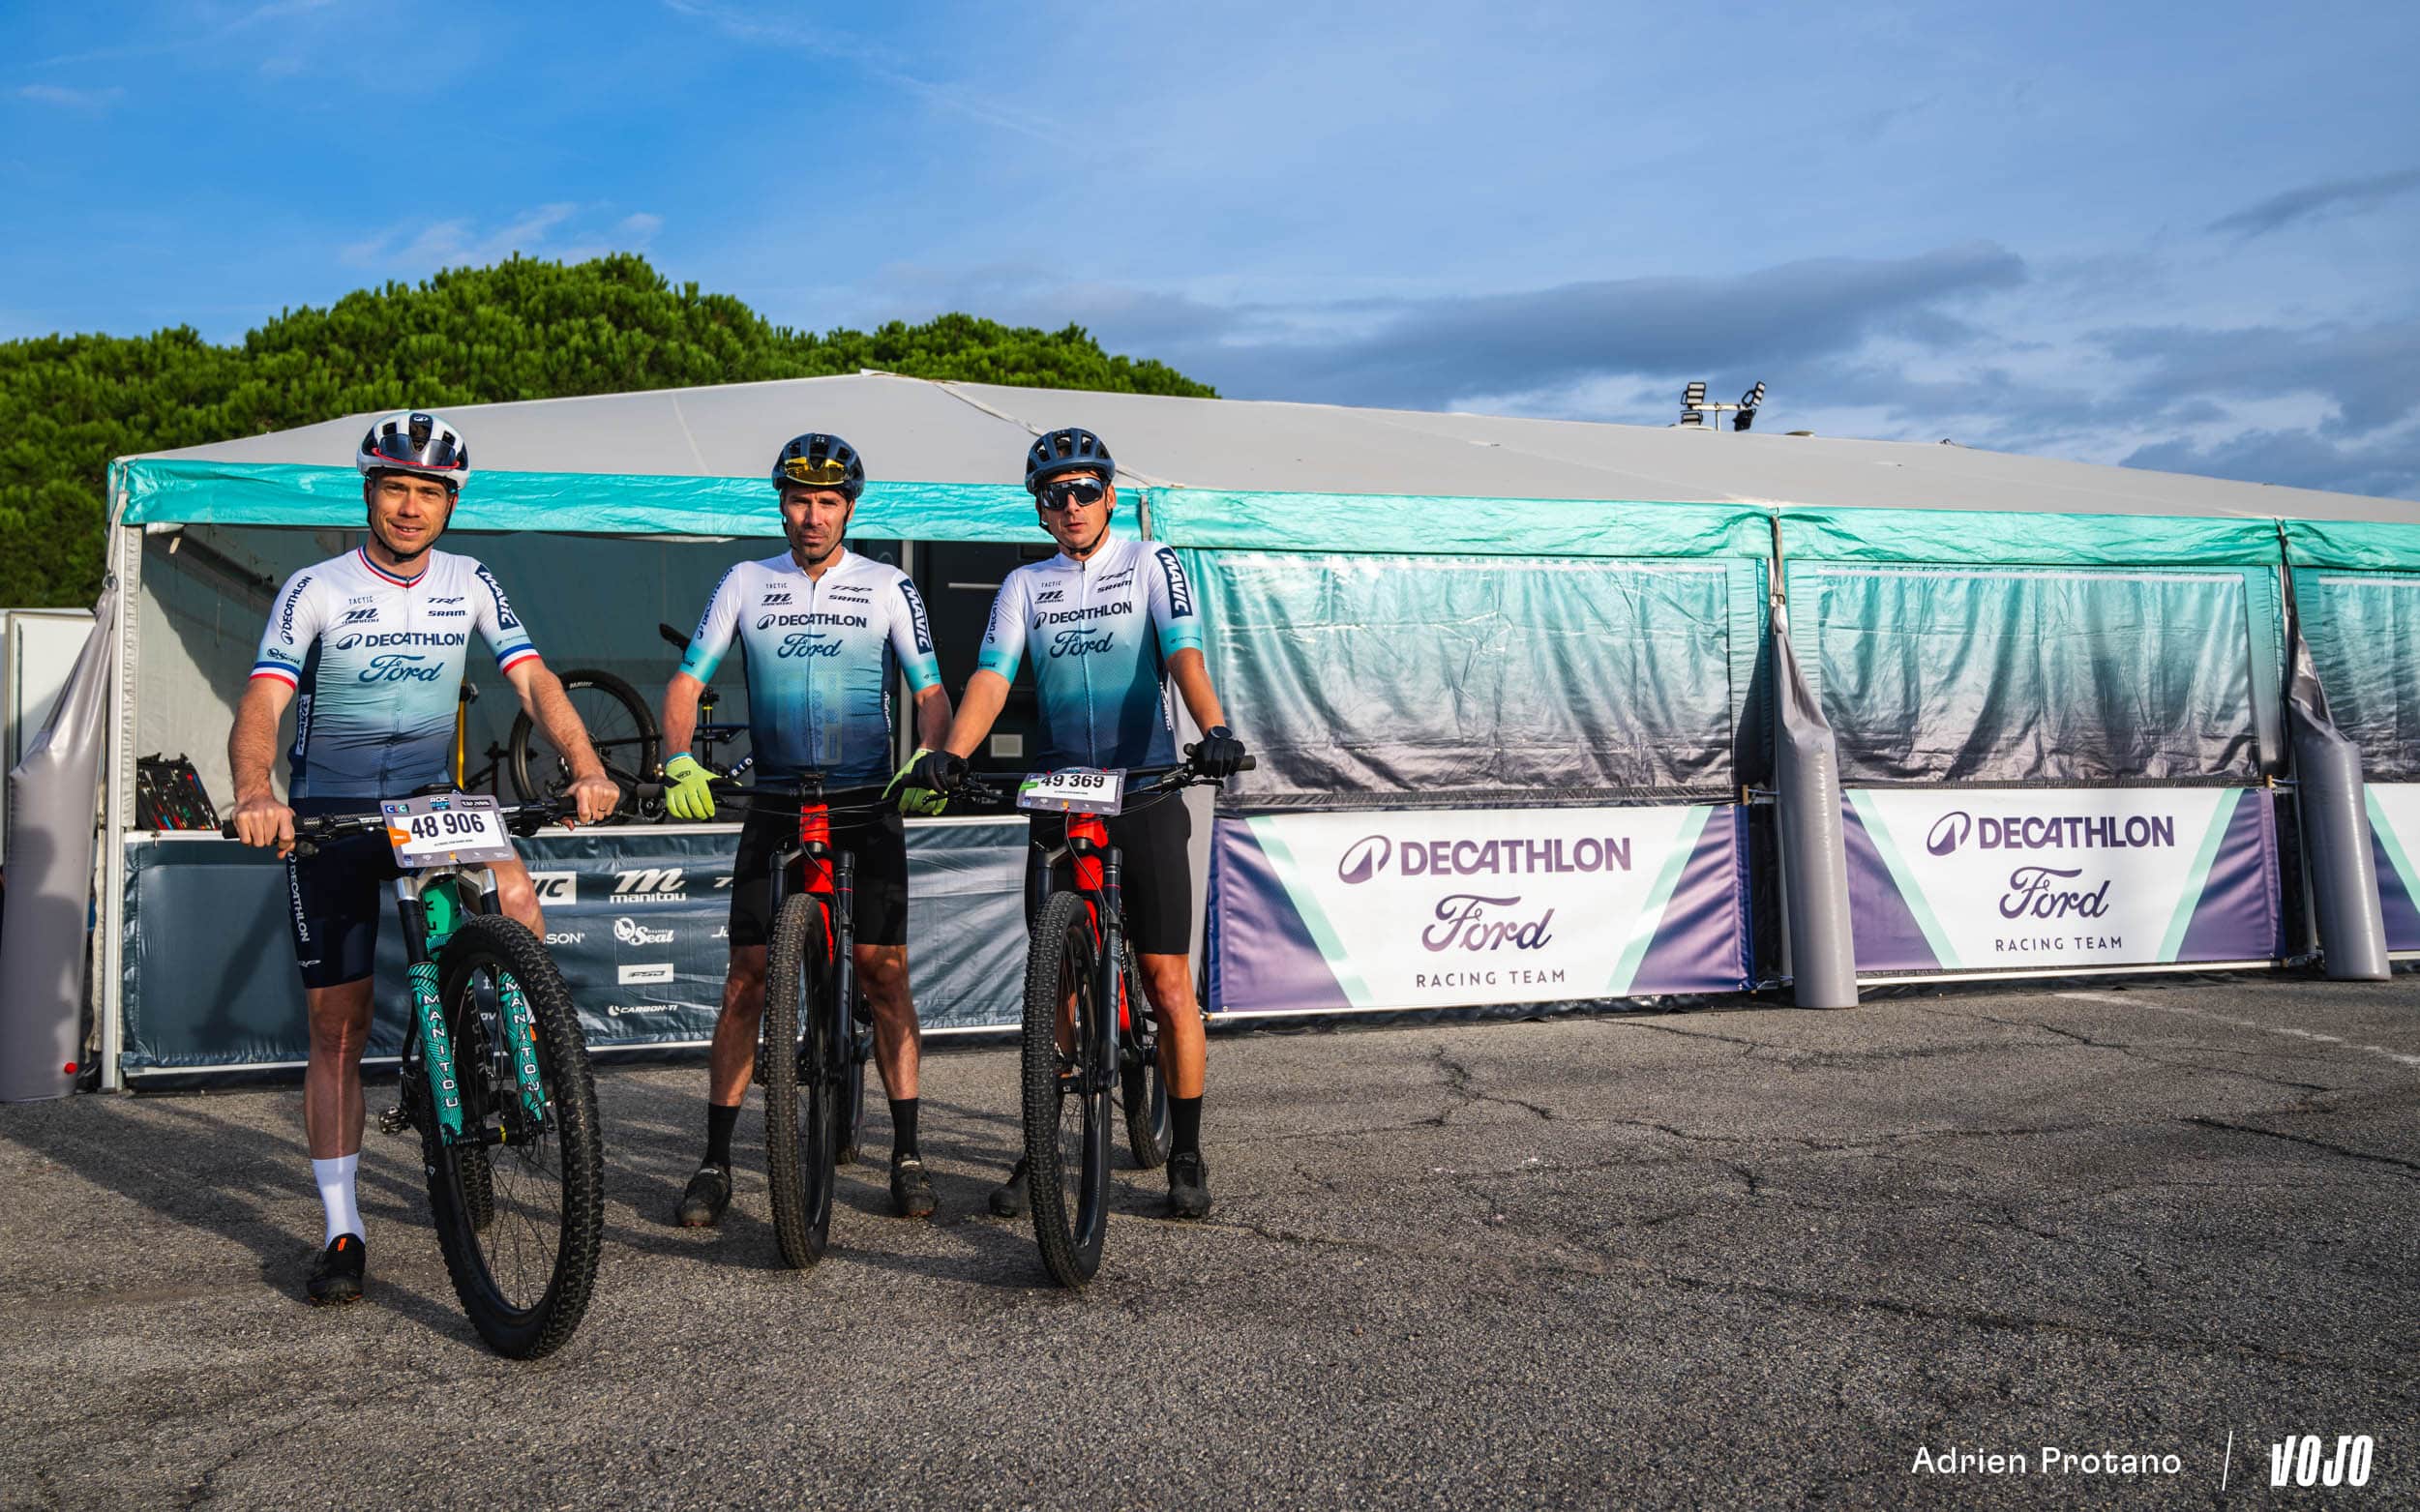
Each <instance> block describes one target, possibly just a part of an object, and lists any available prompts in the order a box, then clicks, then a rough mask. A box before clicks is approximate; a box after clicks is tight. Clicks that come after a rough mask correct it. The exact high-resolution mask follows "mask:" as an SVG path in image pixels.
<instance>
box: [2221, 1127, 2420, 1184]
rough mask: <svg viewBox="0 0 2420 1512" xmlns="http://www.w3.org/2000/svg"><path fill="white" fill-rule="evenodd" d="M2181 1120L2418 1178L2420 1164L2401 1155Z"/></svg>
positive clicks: (2264, 1131)
mask: <svg viewBox="0 0 2420 1512" xmlns="http://www.w3.org/2000/svg"><path fill="white" fill-rule="evenodd" d="M2183 1121H2184V1122H2186V1123H2190V1124H2197V1125H2199V1126H2200V1127H2202V1128H2204V1129H2221V1130H2225V1131H2226V1132H2227V1133H2229V1134H2256V1135H2258V1136H2260V1137H2261V1138H2262V1139H2264V1140H2283V1141H2286V1143H2288V1144H2303V1145H2308V1146H2310V1147H2311V1148H2312V1149H2315V1150H2325V1151H2327V1152H2328V1153H2329V1154H2331V1155H2342V1156H2344V1157H2345V1159H2347V1160H2358V1161H2366V1162H2368V1163H2369V1164H2372V1165H2376V1166H2387V1167H2391V1168H2393V1169H2395V1170H2397V1171H2410V1172H2412V1173H2413V1174H2415V1175H2420V1161H2412V1160H2405V1159H2404V1158H2403V1157H2402V1156H2400V1155H2380V1154H2378V1153H2377V1152H2375V1151H2374V1150H2357V1149H2354V1148H2353V1147H2352V1146H2351V1145H2349V1144H2336V1143H2331V1142H2330V1141H2326V1140H2315V1139H2312V1138H2311V1137H2310V1136H2309V1135H2303V1134H2286V1133H2284V1132H2282V1131H2280V1130H2277V1129H2262V1128H2257V1127H2256V1126H2254V1125H2252V1124H2248V1123H2229V1122H2227V1121H2226V1119H2224V1118H2209V1117H2204V1116H2201V1115H2200V1114H2196V1115H2194V1116H2192V1117H2189V1118H2186V1119H2184V1120H2183Z"/></svg>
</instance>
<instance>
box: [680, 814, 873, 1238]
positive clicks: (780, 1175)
mask: <svg viewBox="0 0 2420 1512" xmlns="http://www.w3.org/2000/svg"><path fill="white" fill-rule="evenodd" d="M648 786H649V787H650V789H651V791H652V792H654V793H656V794H658V795H660V790H661V789H660V786H658V785H652V784H650V785H648ZM715 787H716V789H717V791H716V803H717V804H718V806H719V805H720V804H723V803H727V802H728V803H736V804H738V805H739V806H741V807H742V808H748V807H754V808H757V809H760V810H764V811H767V812H779V811H788V812H791V813H794V814H795V815H797V819H798V828H797V833H796V838H795V840H794V842H792V844H788V845H782V846H780V847H778V848H776V849H775V850H774V852H773V854H772V856H771V857H770V859H769V860H768V862H767V866H768V868H769V872H770V882H771V888H772V892H771V897H772V911H773V925H772V929H771V931H770V933H769V934H767V936H766V939H765V972H764V1020H763V1026H762V1031H761V1032H762V1044H761V1045H760V1047H759V1051H758V1056H759V1058H758V1081H759V1082H762V1085H763V1088H764V1142H765V1168H766V1171H765V1179H766V1185H767V1187H768V1188H769V1189H770V1190H771V1193H772V1207H773V1234H774V1238H775V1240H776V1241H777V1243H778V1244H779V1246H780V1249H781V1253H782V1259H783V1260H785V1261H787V1262H788V1263H790V1264H791V1265H792V1266H794V1267H796V1268H797V1269H800V1270H805V1269H807V1268H808V1267H810V1266H812V1265H814V1264H815V1263H816V1262H817V1261H818V1260H822V1258H823V1251H824V1249H825V1247H826V1245H827V1243H828V1241H829V1239H830V1235H831V1227H832V1194H833V1186H834V1183H835V1179H836V1171H837V1168H839V1167H841V1166H846V1165H849V1164H851V1163H852V1162H854V1161H855V1160H856V1158H857V1153H858V1143H859V1139H860V1136H861V1132H862V1130H863V1126H864V1121H865V1068H866V1062H867V1061H868V1060H869V1059H871V1058H872V1057H873V1053H874V1036H873V1032H872V1029H871V1026H870V1025H871V1016H870V1015H869V1014H868V1013H867V1012H866V1010H865V1007H864V1004H863V1003H862V1001H861V1000H860V998H859V996H858V993H857V981H856V960H855V955H854V952H853V949H852V947H853V946H854V944H855V941H856V934H855V912H856V858H855V857H854V856H852V855H851V853H850V852H848V851H846V850H842V849H839V848H838V847H836V846H835V845H833V844H832V818H833V816H834V815H855V814H859V813H866V814H871V813H874V812H876V811H877V810H881V809H885V808H887V807H888V805H886V804H884V803H881V802H880V801H870V802H866V803H861V804H846V805H834V804H832V803H830V802H829V801H828V800H827V798H826V795H825V793H824V789H823V774H822V773H821V772H812V771H810V772H799V773H797V774H795V775H794V776H793V777H792V778H791V779H790V780H788V781H787V782H782V783H759V784H756V785H754V786H745V787H741V786H729V785H727V784H725V783H724V782H721V781H718V782H717V783H716V784H715Z"/></svg>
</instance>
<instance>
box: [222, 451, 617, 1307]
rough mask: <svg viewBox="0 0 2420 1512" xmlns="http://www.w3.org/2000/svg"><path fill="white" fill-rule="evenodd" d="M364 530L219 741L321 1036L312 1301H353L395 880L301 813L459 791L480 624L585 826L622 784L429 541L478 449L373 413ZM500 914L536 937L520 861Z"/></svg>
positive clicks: (300, 614) (538, 925) (501, 875)
mask: <svg viewBox="0 0 2420 1512" xmlns="http://www.w3.org/2000/svg"><path fill="white" fill-rule="evenodd" d="M353 464H354V466H356V467H357V468H359V469H360V471H361V475H362V485H361V492H362V502H363V504H364V505H365V506H366V507H367V509H368V511H369V526H370V535H369V539H368V540H366V541H364V542H363V543H362V544H361V545H360V546H359V547H358V548H355V549H353V550H351V551H347V552H346V553H344V555H343V556H339V557H333V558H331V559H329V560H327V561H324V562H320V563H317V564H316V565H314V566H311V567H306V568H304V569H303V570H302V571H301V572H298V573H296V574H295V575H294V576H293V577H291V578H287V579H286V582H285V586H284V588H282V589H280V590H279V592H278V596H277V598H276V600H275V601H273V604H272V606H271V610H270V615H269V627H268V630H267V631H266V632H265V633H264V634H263V635H262V637H261V640H260V651H259V654H258V655H257V656H256V657H255V658H254V662H253V670H252V677H251V679H250V680H249V681H248V683H247V684H246V686H245V689H244V696H243V698H242V699H241V700H240V701H239V702H238V703H237V704H236V707H235V726H234V728H233V729H232V730H230V731H229V732H228V734H227V765H228V767H229V768H230V769H231V770H232V773H233V775H234V779H235V812H234V813H233V814H232V815H230V817H231V818H232V819H233V820H234V823H235V831H236V834H237V835H238V836H239V837H240V838H241V839H242V840H243V841H244V843H245V844H247V845H275V846H277V847H278V853H279V854H280V855H282V856H284V857H285V878H286V896H287V898H288V900H289V901H290V903H291V904H292V907H291V910H290V917H289V919H288V923H289V924H290V925H291V926H292V931H293V936H294V960H295V964H297V965H298V966H300V967H301V969H302V977H303V1000H304V1003H305V1007H306V1010H307V1012H308V1014H309V1020H310V1026H311V1058H310V1061H309V1063H308V1065H307V1067H306V1069H305V1070H304V1072H303V1132H304V1137H305V1138H306V1139H307V1140H308V1141H309V1142H310V1145H311V1157H312V1158H311V1170H312V1175H313V1178H314V1181H315V1182H316V1184H317V1185H318V1188H319V1199H320V1202H321V1205H322V1206H323V1207H324V1208H325V1209H326V1214H327V1247H326V1248H325V1249H324V1250H323V1251H321V1252H320V1256H319V1260H318V1263H317V1264H316V1265H315V1266H314V1268H313V1270H312V1273H311V1282H310V1286H309V1289H308V1295H309V1296H310V1299H311V1301H312V1302H313V1303H314V1305H316V1304H319V1303H325V1302H350V1301H353V1300H355V1299H356V1298H358V1297H359V1296H360V1295H361V1283H362V1270H363V1250H362V1224H361V1207H360V1203H359V1201H358V1199H357V1196H356V1189H355V1179H356V1178H355V1171H356V1170H357V1168H358V1167H359V1164H360V1161H361V1131H362V1116H363V1109H362V1092H361V1052H362V1048H363V1047H364V1046H365V1045H367V1044H368V1043H369V1039H370V1012H371V957H372V955H373V952H374V951H375V949H376V947H377V943H378V919H379V916H380V915H381V914H383V913H384V912H385V911H386V898H385V896H384V884H385V883H386V882H388V881H390V880H392V879H393V878H394V877H395V875H397V874H396V871H395V857H394V853H393V851H392V850H390V849H389V848H388V845H387V840H386V837H385V836H384V835H383V834H381V833H373V834H370V835H363V836H357V837H354V838H352V839H348V840H343V841H338V842H335V843H333V844H330V845H322V846H320V847H319V848H318V852H317V854H315V855H311V856H298V855H295V854H293V853H292V851H293V849H294V816H295V815H297V814H302V815H324V814H359V813H363V812H365V811H369V810H373V809H375V808H376V806H377V803H378V800H380V799H382V798H404V797H409V796H410V795H411V794H412V793H413V792H414V791H415V790H417V789H420V788H424V787H430V786H436V785H439V784H444V783H448V782H449V781H450V780H451V778H452V776H453V770H454V767H453V762H452V760H451V758H450V757H451V755H452V751H453V746H454V707H455V702H456V697H457V694H458V692H459V690H460V689H461V686H462V681H463V657H464V656H465V655H466V654H467V653H468V651H469V646H470V637H471V634H472V633H473V632H476V633H477V634H478V636H479V637H480V638H481V639H482V640H484V641H486V642H487V645H488V649H489V650H490V651H492V652H493V653H494V655H495V665H496V669H497V670H498V671H500V672H502V673H503V674H504V680H505V681H507V682H509V683H511V684H512V685H513V691H514V692H515V693H517V694H519V695H520V696H521V704H522V707H523V709H525V710H527V711H528V713H529V716H530V718H531V719H532V720H534V721H536V722H537V724H538V726H539V727H540V728H541V729H543V730H545V731H546V734H547V738H548V739H550V740H552V741H553V742H554V745H555V749H557V750H559V751H561V752H562V753H563V754H564V755H565V756H568V757H569V758H570V760H571V763H572V771H573V774H574V775H573V780H572V785H571V789H570V792H569V796H570V797H571V798H572V800H573V801H574V802H575V803H576V804H577V805H578V810H579V816H580V817H581V818H583V819H601V818H603V817H605V816H606V815H609V814H611V813H612V812H613V805H614V803H615V801H616V799H617V797H618V793H617V791H616V789H615V788H614V786H613V784H612V780H611V779H609V778H608V777H607V776H606V775H605V767H604V766H603V764H602V763H600V762H599V761H598V760H597V758H596V754H595V752H594V751H592V750H591V749H590V748H589V745H588V734H587V731H586V730H584V729H583V728H582V727H581V724H580V715H579V713H578V711H576V710H575V709H573V707H572V705H571V700H570V699H569V698H566V697H563V685H562V683H561V682H560V681H558V680H557V679H556V678H555V676H554V674H553V672H551V671H549V670H547V667H546V664H545V663H544V662H542V661H540V660H539V658H538V652H537V648H536V647H534V646H532V645H531V644H530V643H529V633H528V631H527V630H525V629H524V628H523V626H522V622H521V620H520V619H519V618H517V617H516V616H515V615H514V613H513V608H512V605H511V603H510V602H509V601H507V600H506V599H505V597H504V589H503V586H502V585H501V584H499V583H498V582H497V581H496V580H495V575H494V574H493V573H491V572H489V571H488V570H487V568H485V567H483V566H481V565H480V564H479V563H478V562H476V561H474V560H472V559H471V558H469V557H467V556H455V555H453V554H451V553H450V552H445V551H439V550H436V549H435V546H436V542H437V538H438V537H439V536H441V535H443V534H444V533H445V527H446V525H447V524H448V523H449V522H450V521H451V520H452V519H453V518H454V504H455V500H456V498H457V496H458V495H459V494H460V492H461V490H462V486H463V480H464V479H466V478H467V477H469V475H470V448H469V447H467V446H466V445H464V444H463V438H462V436H461V435H460V434H459V433H457V432H456V430H454V428H453V427H452V426H449V425H447V424H446V423H445V422H444V421H443V420H441V419H439V418H437V417H436V416H434V415H430V414H424V413H418V412H409V411H407V412H403V413H400V414H393V415H387V416H385V417H383V418H381V419H379V420H377V421H376V422H374V423H373V425H372V426H371V428H370V431H369V433H368V434H367V435H365V436H363V437H362V441H361V446H360V447H359V448H358V450H357V451H356V453H355V455H354V458H353ZM289 704H291V705H292V706H293V708H294V711H295V713H294V744H293V747H292V749H291V750H290V751H289V752H288V753H287V757H286V762H287V768H288V778H289V781H288V784H287V786H288V802H280V801H279V799H278V796H277V791H276V789H275V788H274V787H273V786H271V783H270V767H271V766H272V765H273V764H274V763H275V761H276V759H277V744H278V723H279V721H280V720H281V719H282V718H283V717H284V714H285V710H286V707H287V705H289ZM493 875H494V878H495V890H496V897H495V903H496V906H497V908H498V909H499V910H500V911H501V912H503V913H504V914H505V915H506V916H508V917H510V918H513V919H516V920H519V921H520V922H521V923H523V924H524V925H526V926H528V928H529V932H530V933H531V934H535V935H537V936H538V937H539V938H541V939H543V938H545V937H546V925H545V923H544V921H543V920H541V918H540V917H539V913H538V893H537V889H536V888H535V887H533V886H532V885H531V884H530V881H529V872H528V869H527V868H526V867H524V866H523V864H522V863H521V861H520V860H519V859H518V858H515V859H513V860H508V861H498V862H496V863H495V864H494V868H493Z"/></svg>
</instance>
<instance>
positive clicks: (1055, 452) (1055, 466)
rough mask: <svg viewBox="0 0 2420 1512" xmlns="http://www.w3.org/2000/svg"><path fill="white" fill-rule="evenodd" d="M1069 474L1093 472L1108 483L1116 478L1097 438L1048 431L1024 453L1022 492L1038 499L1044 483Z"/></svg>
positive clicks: (1113, 463) (1082, 433)
mask: <svg viewBox="0 0 2420 1512" xmlns="http://www.w3.org/2000/svg"><path fill="white" fill-rule="evenodd" d="M1071 472H1097V473H1099V474H1100V475H1101V481H1102V482H1104V483H1109V482H1114V481H1115V480H1116V478H1117V474H1118V463H1117V462H1116V460H1113V459H1112V458H1111V457H1110V455H1109V448H1108V446H1106V445H1105V444H1103V443H1102V441H1101V438H1100V437H1099V436H1096V435H1094V434H1093V433H1092V432H1091V431H1090V430H1075V429H1073V428H1072V427H1071V428H1069V429H1067V430H1053V431H1051V432H1050V433H1049V434H1047V435H1045V436H1043V437H1042V438H1041V439H1039V440H1037V441H1035V442H1034V443H1033V450H1031V451H1030V452H1028V453H1026V454H1025V490H1026V491H1027V492H1028V493H1031V494H1032V495H1033V496H1034V497H1035V498H1040V497H1041V496H1042V486H1043V485H1044V484H1046V483H1048V482H1050V481H1051V480H1052V479H1053V478H1057V477H1060V476H1061V475H1062V474H1065V473H1071Z"/></svg>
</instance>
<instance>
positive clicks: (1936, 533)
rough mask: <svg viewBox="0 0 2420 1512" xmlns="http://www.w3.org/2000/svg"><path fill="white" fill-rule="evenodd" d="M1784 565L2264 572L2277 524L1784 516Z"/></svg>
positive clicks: (1822, 512)
mask: <svg viewBox="0 0 2420 1512" xmlns="http://www.w3.org/2000/svg"><path fill="white" fill-rule="evenodd" d="M1780 515H1781V552H1782V555H1783V556H1784V557H1800V556H1805V557H1811V558H1814V559H1817V560H1820V561H1828V562H1939V563H1952V564H1958V565H1973V566H1992V567H2262V566H2269V567H2273V566H2275V565H2276V564H2277V524H2276V522H2275V521H2274V520H2269V519H2195V518H2191V517H2186V516H2176V515H2036V514H2031V513H2020V512H2015V511H2002V510H1965V509H1940V510H1917V509H1790V508H1784V509H1782V510H1781V511H1780Z"/></svg>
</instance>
